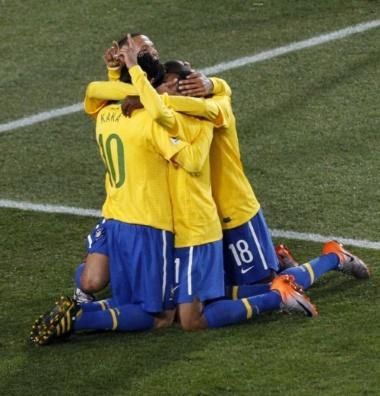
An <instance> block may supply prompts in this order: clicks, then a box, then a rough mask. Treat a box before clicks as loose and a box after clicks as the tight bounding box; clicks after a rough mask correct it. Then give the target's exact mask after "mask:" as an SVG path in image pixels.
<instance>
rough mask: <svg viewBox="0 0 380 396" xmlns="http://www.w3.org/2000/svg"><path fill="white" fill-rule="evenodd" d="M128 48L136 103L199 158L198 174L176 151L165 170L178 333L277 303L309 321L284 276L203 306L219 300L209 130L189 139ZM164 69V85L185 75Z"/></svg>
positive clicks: (310, 310)
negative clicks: (261, 291) (259, 290)
mask: <svg viewBox="0 0 380 396" xmlns="http://www.w3.org/2000/svg"><path fill="white" fill-rule="evenodd" d="M128 43H129V46H127V47H126V49H125V50H124V51H122V52H123V55H124V58H125V63H126V65H127V67H128V68H129V71H130V73H131V75H132V81H133V82H134V85H135V86H136V87H137V88H138V89H137V90H138V94H139V96H140V100H141V102H142V104H143V105H144V107H145V108H146V109H147V111H148V113H149V114H151V116H152V118H153V119H154V120H155V121H157V122H158V123H160V124H161V125H163V126H165V128H167V129H168V130H170V131H174V132H175V133H179V136H180V137H181V138H182V139H183V140H185V141H192V145H193V146H194V145H198V146H199V158H202V159H203V164H202V161H200V162H199V165H200V167H199V169H197V168H189V167H188V165H187V163H186V160H185V159H184V158H183V152H180V153H178V154H177V155H176V156H175V157H174V158H173V160H174V162H175V163H176V164H178V165H180V166H179V167H178V168H175V167H174V166H173V165H171V166H169V178H170V179H169V180H170V182H169V184H170V185H171V186H172V188H171V197H172V202H173V216H174V230H175V247H176V253H175V256H176V258H175V263H176V271H175V273H176V276H175V278H176V286H175V288H176V289H177V290H176V293H175V295H176V298H175V300H176V302H177V303H178V314H179V319H180V322H181V326H182V328H183V329H185V330H200V329H204V328H207V327H219V326H224V325H227V324H232V323H237V322H240V321H242V320H245V319H249V318H251V317H252V314H253V312H255V313H259V312H263V311H265V310H273V309H278V308H280V306H281V305H282V304H287V305H292V307H293V308H294V307H296V309H298V310H299V311H302V312H304V313H306V314H308V315H310V316H315V315H317V311H316V309H315V307H314V306H313V305H312V304H311V303H310V302H309V301H308V299H307V298H306V297H305V296H304V295H303V294H302V293H301V292H300V291H299V290H298V289H297V288H296V286H295V285H293V284H292V282H291V277H288V276H285V277H279V278H277V279H276V281H274V282H273V283H272V285H271V290H270V291H269V292H267V293H266V294H265V295H260V296H255V297H252V298H247V299H244V300H237V301H217V302H214V303H211V304H208V305H207V306H206V307H205V306H204V303H205V302H206V301H208V300H212V299H215V298H218V297H222V296H223V295H224V282H223V277H224V274H223V265H222V243H221V230H220V222H219V220H218V215H217V211H216V207H215V203H214V201H213V198H212V192H211V188H210V187H211V179H210V173H209V172H210V170H209V152H208V150H209V148H210V143H211V138H210V132H211V134H212V130H211V131H210V130H209V125H206V126H205V129H204V130H200V131H198V135H192V134H191V127H192V126H193V125H194V123H197V124H199V122H200V121H199V120H198V119H195V118H191V117H190V118H189V117H188V118H187V121H186V122H184V119H183V117H181V116H180V115H179V114H178V113H176V112H173V111H172V110H170V109H169V108H168V107H167V106H165V104H164V102H163V100H162V98H161V97H160V96H159V95H158V94H157V92H156V91H155V90H154V89H153V87H152V86H151V85H150V84H149V83H147V81H146V79H144V77H143V75H142V72H141V69H140V68H139V67H138V66H136V50H135V48H134V45H133V41H132V40H129V41H128ZM165 68H166V76H165V78H166V79H167V80H168V79H170V78H178V77H180V78H184V77H185V76H186V75H188V74H190V73H191V69H190V67H189V66H188V65H185V64H184V63H183V62H178V61H173V62H168V63H166V64H165ZM206 128H207V129H206ZM189 130H190V132H189ZM181 133H182V135H181ZM290 301H291V304H290V303H289V302H290ZM203 309H204V312H203Z"/></svg>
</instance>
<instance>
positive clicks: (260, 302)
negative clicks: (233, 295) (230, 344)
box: [204, 291, 281, 328]
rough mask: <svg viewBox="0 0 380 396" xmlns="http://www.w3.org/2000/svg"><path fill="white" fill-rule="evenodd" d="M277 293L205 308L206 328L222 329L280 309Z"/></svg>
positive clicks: (220, 303) (210, 305)
mask: <svg viewBox="0 0 380 396" xmlns="http://www.w3.org/2000/svg"><path fill="white" fill-rule="evenodd" d="M280 304H281V297H280V295H279V293H277V292H274V291H270V292H268V293H264V294H260V295H257V296H253V297H249V298H242V299H240V300H220V301H216V302H214V303H212V304H209V305H207V306H206V307H205V310H204V315H205V318H206V320H207V323H208V327H210V328H214V327H222V326H227V325H231V324H235V323H239V322H242V321H244V320H247V319H251V317H252V316H253V315H254V314H255V315H257V314H259V313H261V312H264V311H272V310H277V309H279V308H280Z"/></svg>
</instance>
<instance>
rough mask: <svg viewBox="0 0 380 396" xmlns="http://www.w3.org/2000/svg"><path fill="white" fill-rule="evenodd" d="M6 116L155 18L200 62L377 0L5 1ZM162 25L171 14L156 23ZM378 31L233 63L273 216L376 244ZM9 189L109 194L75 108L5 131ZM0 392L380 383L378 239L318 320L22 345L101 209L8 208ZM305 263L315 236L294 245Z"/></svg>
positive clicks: (59, 289)
mask: <svg viewBox="0 0 380 396" xmlns="http://www.w3.org/2000/svg"><path fill="white" fill-rule="evenodd" d="M0 11H1V12H0V18H1V24H0V26H1V27H0V31H1V33H2V37H3V40H2V41H1V43H0V51H1V53H2V54H4V56H3V57H2V68H1V71H0V81H1V82H0V93H1V95H0V108H1V109H2V111H1V114H0V122H6V121H9V120H13V119H17V118H18V117H21V116H25V115H30V114H33V113H35V112H38V111H42V110H47V109H50V108H52V107H59V106H63V105H69V104H72V103H75V102H78V101H80V100H81V99H82V96H83V92H84V87H85V85H86V83H87V82H88V81H90V80H92V79H100V78H103V76H104V74H105V73H104V70H103V65H102V62H101V54H102V52H103V50H104V48H105V47H106V46H107V45H109V43H110V42H111V40H112V39H114V38H118V37H119V36H121V35H122V34H124V32H126V31H128V30H130V31H136V30H137V31H139V30H143V31H144V32H147V33H148V34H149V35H150V36H151V37H152V38H153V39H154V41H155V42H156V44H157V47H158V48H159V50H160V52H161V54H162V59H164V60H166V59H168V58H172V57H177V58H185V59H189V60H190V61H191V62H192V63H193V64H194V65H195V66H196V67H205V66H210V65H213V64H215V63H218V62H222V61H226V60H231V59H234V58H236V57H239V56H244V55H247V54H253V53H256V52H258V51H261V50H265V49H268V48H275V47H277V46H280V45H284V44H287V43H289V42H293V41H298V40H302V39H305V38H309V37H312V36H315V35H318V34H320V33H326V32H330V31H333V30H336V29H340V28H344V27H346V26H348V25H351V24H356V23H360V22H364V21H368V20H373V19H376V18H379V15H380V6H379V3H378V2H376V1H371V0H367V1H365V0H351V1H343V0H330V1H327V0H326V1H317V2H305V1H300V0H297V1H296V0H287V1H281V2H279V1H275V0H272V1H269V0H268V1H261V2H257V3H253V2H240V1H228V2H227V1H225V2H212V1H210V2H204V1H202V2H201V1H194V2H192V3H191V6H189V3H188V2H185V1H184V0H181V1H177V2H175V4H174V3H173V2H171V1H161V2H158V1H157V2H156V1H154V2H144V3H143V4H141V2H139V1H130V2H115V3H113V4H112V6H110V5H109V4H108V3H104V2H100V1H82V2H74V1H72V0H68V1H65V2H52V1H47V0H45V1H38V2H37V1H30V2H23V1H20V0H18V1H12V2H11V1H9V0H2V1H1V2H0ZM157 21H159V23H158V22H157ZM379 39H380V36H379V29H375V30H372V31H369V32H366V33H363V34H360V35H355V36H353V37H350V38H347V39H344V40H339V41H336V42H332V43H329V44H325V45H323V46H320V47H315V48H310V49H307V50H303V51H301V52H297V53H293V54H289V55H287V56H283V57H281V58H276V59H273V60H270V61H267V62H263V63H259V64H255V65H251V66H246V67H243V68H240V69H236V70H232V71H228V72H225V73H223V74H222V75H221V77H223V78H225V79H226V80H227V81H228V82H229V83H230V84H231V86H232V88H233V92H234V98H233V99H234V101H233V104H234V109H235V112H236V115H237V118H238V126H239V133H240V140H241V147H242V155H243V159H244V163H245V166H246V171H247V174H248V176H249V177H250V179H251V181H252V182H253V183H254V186H255V188H256V191H257V194H258V197H259V199H260V201H261V202H262V204H263V207H264V210H265V213H266V217H267V220H268V222H269V225H270V226H271V227H273V228H281V229H291V230H295V231H312V232H318V233H321V234H329V233H332V234H337V235H342V236H345V237H351V238H363V239H372V240H378V218H379V214H380V199H379V198H380V197H379V188H378V186H379V182H380V180H379V172H378V169H379V167H380V163H379V161H380V160H379V158H378V155H377V152H376V147H378V146H379V138H378V129H379V120H380V117H379V111H378V106H377V103H378V90H379V89H378V88H379V83H380V75H379V68H378V67H377V64H378V62H379V55H378V50H377V49H378V42H379ZM0 150H1V152H2V153H4V155H2V156H1V157H0V166H1V170H2V171H1V178H0V190H1V197H0V198H9V199H19V200H28V201H33V202H48V203H60V204H65V205H74V206H82V207H93V208H99V206H100V204H101V202H102V199H103V196H104V195H103V183H102V177H103V168H102V165H101V163H100V161H99V159H98V153H97V149H96V147H95V142H94V139H93V123H92V121H91V120H88V119H87V118H86V117H85V116H84V115H83V114H76V115H72V116H66V117H62V118H58V119H55V120H51V121H48V122H44V123H41V124H37V125H35V126H32V127H28V128H24V129H20V130H17V131H14V132H11V133H4V134H2V135H1V136H0ZM0 214H1V222H0V230H1V235H2V238H1V240H0V246H1V252H2V260H1V263H0V268H1V274H2V279H1V281H0V298H1V301H2V303H1V307H2V309H1V311H0V323H1V332H0V354H1V357H2V358H1V359H0V391H1V393H2V394H7V395H19V394H24V395H28V394H30V395H34V394H36V393H39V392H46V393H49V394H52V395H55V394H56V395H59V394H65V395H70V394H72V395H74V394H83V393H90V394H102V393H108V394H114V395H120V394H155V395H156V394H194V395H195V394H197V395H201V394H204V395H208V394H210V395H214V394H215V395H220V394H259V395H266V394H268V395H269V394H289V395H291V394H297V395H301V394H303V395H310V394H332V395H335V394H350V395H351V394H376V393H378V392H379V391H378V389H379V388H380V386H379V385H380V384H379V380H378V378H379V377H380V375H379V374H380V372H379V371H380V365H379V361H378V356H379V349H380V343H379V340H378V319H379V313H378V309H377V305H376V304H377V303H376V301H377V299H378V297H379V290H378V285H379V276H380V274H379V270H378V262H379V259H380V257H379V256H380V255H379V251H375V250H365V249H355V253H357V254H359V255H360V256H361V257H363V259H364V260H365V261H366V262H368V263H369V264H370V265H371V266H372V272H373V277H372V279H371V280H370V281H369V282H364V283H361V282H355V281H354V280H351V279H349V278H347V277H344V276H342V275H340V274H337V273H333V274H329V275H327V276H326V277H325V278H323V279H322V280H321V281H320V282H318V284H317V285H315V287H313V288H312V289H311V291H310V294H311V296H312V298H313V299H314V300H315V302H316V303H317V305H318V307H319V309H320V312H321V318H319V319H317V320H308V319H306V318H303V317H299V316H295V315H292V316H283V315H279V314H275V313H274V314H268V315H263V316H262V317H260V318H255V319H254V320H253V321H252V322H250V323H248V324H244V325H241V326H233V327H230V328H225V329H221V330H216V331H207V332H204V333H196V334H184V333H182V332H181V331H180V330H179V329H178V328H173V329H169V330H165V331H161V332H157V333H145V334H91V335H77V336H75V337H73V338H72V340H71V341H70V342H68V343H64V344H57V345H54V346H51V347H47V348H35V347H34V346H32V345H29V344H28V343H27V336H28V333H29V329H30V327H31V324H32V321H33V319H34V318H35V317H36V316H38V315H39V314H41V313H43V312H44V311H45V310H47V309H48V308H49V306H50V305H51V304H52V303H54V300H55V298H56V297H58V295H59V294H60V293H69V294H70V293H71V292H72V291H71V288H72V277H73V271H74V268H75V266H76V265H77V264H78V263H79V262H80V261H81V258H82V255H83V253H84V250H83V248H82V244H81V240H82V239H83V237H84V236H85V235H86V234H87V233H88V231H89V230H90V229H91V228H92V226H93V225H94V224H95V221H94V219H88V218H78V217H73V216H60V215H51V214H50V215H48V214H37V213H31V212H22V211H16V210H9V209H0ZM287 242H288V243H289V245H290V246H291V247H292V249H293V250H294V251H295V253H296V255H297V256H298V257H300V258H301V259H302V260H307V259H309V258H311V257H314V256H316V255H317V254H319V251H320V245H319V244H314V243H307V242H300V241H287Z"/></svg>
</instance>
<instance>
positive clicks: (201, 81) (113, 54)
mask: <svg viewBox="0 0 380 396" xmlns="http://www.w3.org/2000/svg"><path fill="white" fill-rule="evenodd" d="M131 37H132V38H133V41H134V43H135V46H136V50H137V51H138V53H139V54H140V55H143V54H146V53H148V54H150V55H151V59H152V60H153V61H154V63H155V64H157V62H158V60H159V53H158V51H157V49H156V47H155V45H154V43H153V42H152V40H151V39H150V38H149V37H147V36H146V35H143V34H140V33H133V34H131ZM126 43H127V36H125V37H123V38H122V39H121V40H119V41H118V42H114V43H113V45H112V47H111V48H109V49H107V50H106V52H105V54H104V60H105V63H106V65H107V69H108V77H109V79H110V80H111V81H114V82H115V83H114V84H108V85H104V82H93V83H90V84H89V85H88V87H87V90H86V96H85V101H84V108H85V111H86V113H87V114H89V115H90V116H93V117H96V116H97V114H98V113H99V111H100V110H101V109H102V108H103V107H104V106H105V105H107V103H108V102H109V99H108V98H109V97H110V94H109V92H112V94H111V97H114V98H115V99H116V100H119V99H124V98H125V97H126V96H127V95H135V94H136V89H135V88H134V87H133V86H132V85H130V84H122V85H120V81H119V80H120V76H122V78H121V81H122V82H126V83H130V82H131V78H130V75H129V73H126V72H125V71H126V70H125V65H123V64H122V63H121V62H120V59H119V58H118V51H119V50H120V48H123V46H124V45H125V44H126ZM146 67H147V68H148V67H151V66H149V65H146ZM189 77H190V80H188V81H192V82H193V84H195V86H196V89H197V92H198V93H199V94H200V95H207V94H208V93H209V92H210V89H211V87H212V83H211V81H210V80H209V79H208V78H206V77H205V76H204V75H203V74H201V73H192V74H191V75H190V76H189ZM100 94H103V97H102V96H101V95H100ZM115 96H116V97H115ZM104 234H105V233H104V229H103V226H102V224H101V223H100V224H97V225H96V227H95V228H94V229H93V230H92V232H91V233H90V234H89V235H88V237H87V246H88V254H87V256H86V259H85V262H84V263H82V264H81V265H79V267H78V269H77V271H76V274H75V283H76V290H75V294H74V298H75V300H76V301H78V302H89V301H92V300H93V299H94V297H93V296H92V294H93V293H96V292H98V291H100V290H102V289H104V288H105V286H106V285H107V284H108V282H109V272H108V257H107V255H106V254H105V252H104V251H103V247H104V245H105V237H104Z"/></svg>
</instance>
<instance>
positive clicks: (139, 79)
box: [129, 65, 177, 131]
mask: <svg viewBox="0 0 380 396" xmlns="http://www.w3.org/2000/svg"><path fill="white" fill-rule="evenodd" d="M129 74H130V75H131V79H132V84H133V86H134V87H135V88H136V91H137V95H139V97H140V101H141V103H142V105H143V106H144V108H145V110H146V111H147V112H148V113H149V115H150V116H151V117H152V118H153V120H154V121H156V122H157V123H158V124H160V125H161V126H163V127H164V128H166V129H168V130H169V131H175V130H176V125H177V123H176V117H175V112H174V111H173V110H172V109H170V108H169V107H168V106H167V105H166V104H165V102H164V101H163V100H162V98H161V96H160V95H159V94H158V93H157V91H156V90H155V89H154V88H153V86H152V84H151V83H150V82H149V81H148V79H147V77H146V74H145V73H144V71H143V70H142V69H141V67H140V66H138V65H134V66H132V67H130V68H129Z"/></svg>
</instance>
